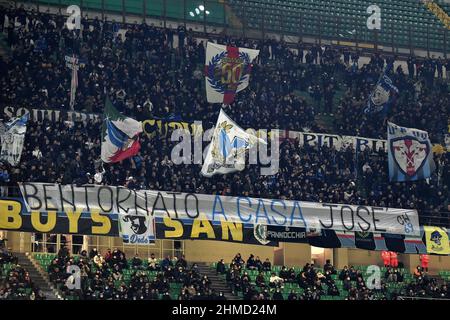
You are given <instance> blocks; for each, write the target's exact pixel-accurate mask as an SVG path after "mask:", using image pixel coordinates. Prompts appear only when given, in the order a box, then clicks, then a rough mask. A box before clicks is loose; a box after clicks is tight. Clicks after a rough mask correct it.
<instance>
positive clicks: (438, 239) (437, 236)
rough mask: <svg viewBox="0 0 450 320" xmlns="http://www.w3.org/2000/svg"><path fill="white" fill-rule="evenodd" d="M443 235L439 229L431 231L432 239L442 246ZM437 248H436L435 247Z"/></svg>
mask: <svg viewBox="0 0 450 320" xmlns="http://www.w3.org/2000/svg"><path fill="white" fill-rule="evenodd" d="M441 239H442V235H441V233H440V232H439V231H437V230H436V231H433V232H432V233H431V237H430V240H431V241H433V242H434V243H435V244H436V245H437V246H441ZM434 249H435V250H436V248H434Z"/></svg>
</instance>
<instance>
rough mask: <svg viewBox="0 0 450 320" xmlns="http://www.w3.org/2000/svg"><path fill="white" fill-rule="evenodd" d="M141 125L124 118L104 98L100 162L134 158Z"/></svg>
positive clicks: (137, 150)
mask: <svg viewBox="0 0 450 320" xmlns="http://www.w3.org/2000/svg"><path fill="white" fill-rule="evenodd" d="M141 132H142V123H141V122H140V121H137V120H135V119H132V118H129V117H125V116H124V115H122V114H121V113H120V112H119V111H117V109H116V108H115V107H114V106H113V104H112V102H111V100H110V99H109V98H106V103H105V112H104V120H103V127H102V151H101V152H102V160H103V162H106V163H110V162H119V161H122V160H124V159H126V158H129V157H132V156H135V155H136V154H137V153H138V152H139V150H140V148H141V145H140V143H139V133H141Z"/></svg>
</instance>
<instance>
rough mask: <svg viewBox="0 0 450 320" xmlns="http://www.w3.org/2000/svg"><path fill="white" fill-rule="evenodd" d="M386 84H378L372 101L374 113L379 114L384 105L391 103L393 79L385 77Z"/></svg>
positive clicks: (371, 98)
mask: <svg viewBox="0 0 450 320" xmlns="http://www.w3.org/2000/svg"><path fill="white" fill-rule="evenodd" d="M383 81H384V83H378V84H377V86H376V88H375V90H374V92H373V94H372V96H371V97H370V100H371V101H372V104H373V105H374V112H379V111H381V110H382V109H383V107H384V105H385V104H386V103H388V102H389V99H390V96H391V90H390V88H392V86H393V84H392V81H391V79H389V78H388V77H386V76H384V77H383Z"/></svg>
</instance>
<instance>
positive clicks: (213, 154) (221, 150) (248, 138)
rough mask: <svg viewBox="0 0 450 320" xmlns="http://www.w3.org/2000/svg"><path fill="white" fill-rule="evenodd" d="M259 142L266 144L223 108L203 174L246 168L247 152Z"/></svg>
mask: <svg viewBox="0 0 450 320" xmlns="http://www.w3.org/2000/svg"><path fill="white" fill-rule="evenodd" d="M258 142H260V143H264V144H266V142H265V141H264V140H262V139H259V138H258V137H256V136H255V135H252V134H249V133H247V132H245V131H244V130H243V129H242V128H241V127H239V126H238V125H237V124H236V123H235V122H234V121H233V120H231V119H230V117H228V115H227V114H226V113H225V111H223V109H221V110H220V114H219V118H218V119H217V123H216V127H215V129H214V133H213V136H212V139H211V143H210V145H209V146H208V151H207V155H206V159H205V162H204V163H203V167H202V171H201V174H202V175H203V176H205V177H211V176H213V175H215V174H227V173H231V172H235V171H242V170H244V168H245V153H246V151H247V150H249V149H250V148H252V147H253V146H255V145H256V144H257V143H258Z"/></svg>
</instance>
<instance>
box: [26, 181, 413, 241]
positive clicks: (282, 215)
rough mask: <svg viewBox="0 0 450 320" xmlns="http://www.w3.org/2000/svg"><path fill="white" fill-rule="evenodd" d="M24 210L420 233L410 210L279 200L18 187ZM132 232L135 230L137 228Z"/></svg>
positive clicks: (38, 185)
mask: <svg viewBox="0 0 450 320" xmlns="http://www.w3.org/2000/svg"><path fill="white" fill-rule="evenodd" d="M19 185H20V190H21V193H22V195H23V199H24V203H25V205H26V206H27V209H28V210H29V211H32V210H37V211H47V210H48V209H49V208H51V209H50V210H61V211H66V210H73V211H75V210H81V211H86V210H87V211H93V210H96V211H99V212H102V213H116V214H119V217H121V216H125V217H126V216H127V215H130V212H132V214H133V215H138V216H145V215H147V216H152V217H155V218H158V217H169V218H172V219H190V220H198V219H206V220H209V221H215V222H221V221H227V222H233V223H244V224H252V225H257V224H264V225H275V226H285V227H306V228H315V229H322V230H325V229H329V230H337V231H345V232H349V231H363V232H384V233H394V234H408V235H414V234H418V233H419V216H418V213H417V211H416V210H414V209H397V208H382V207H371V206H363V205H347V204H333V203H318V202H308V201H298V200H284V199H261V198H250V197H244V196H240V197H229V196H220V195H207V194H194V193H182V192H166V191H156V190H130V189H127V188H124V187H119V186H118V187H113V186H97V185H85V186H81V187H77V186H75V185H59V184H45V183H21V184H19ZM136 228H137V226H136Z"/></svg>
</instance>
